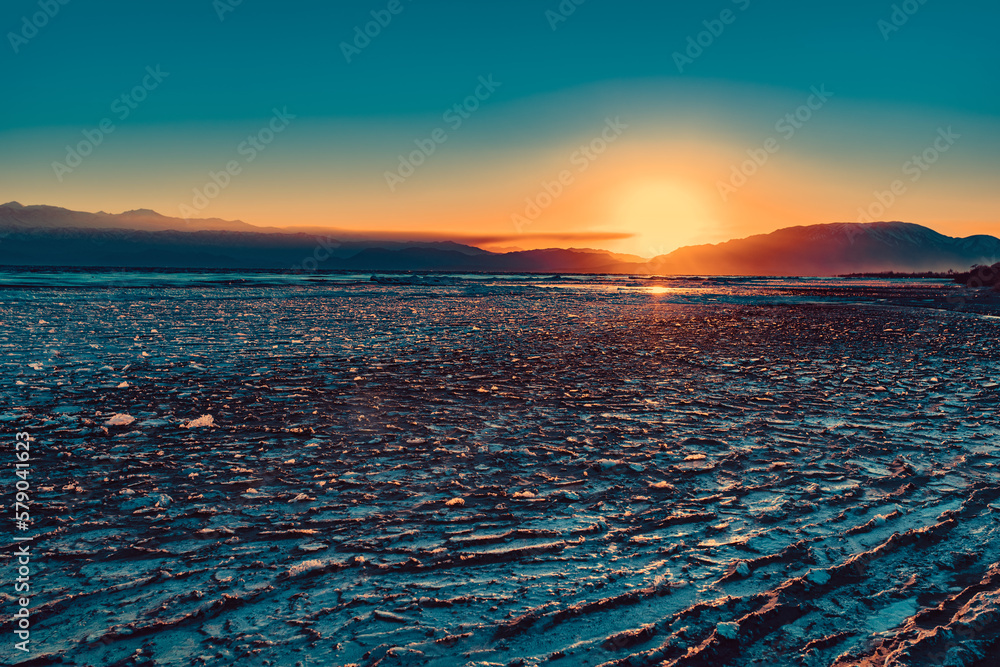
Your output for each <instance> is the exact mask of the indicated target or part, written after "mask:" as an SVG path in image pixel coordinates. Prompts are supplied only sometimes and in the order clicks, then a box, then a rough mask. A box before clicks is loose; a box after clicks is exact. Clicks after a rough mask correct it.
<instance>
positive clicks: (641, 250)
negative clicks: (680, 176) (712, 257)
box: [613, 180, 718, 256]
mask: <svg viewBox="0 0 1000 667" xmlns="http://www.w3.org/2000/svg"><path fill="white" fill-rule="evenodd" d="M710 201H711V200H710V199H708V197H707V196H706V194H705V193H704V188H703V187H702V186H699V185H693V184H685V183H682V182H679V181H671V180H662V181H660V180H656V181H644V182H639V183H632V184H629V185H628V186H626V187H624V188H623V190H622V192H621V193H620V194H619V195H618V197H617V206H616V207H615V210H614V214H613V215H614V221H615V224H616V225H617V226H619V227H621V228H623V229H628V230H629V231H632V232H634V233H635V234H637V237H636V239H635V243H636V246H635V248H634V250H633V252H636V253H638V254H640V255H645V256H654V255H662V254H666V253H668V252H671V251H673V250H676V249H677V248H679V247H681V246H684V245H691V244H696V243H705V242H706V239H707V238H709V237H712V236H714V234H713V232H714V231H715V230H716V229H717V228H718V222H717V221H716V220H715V216H714V215H713V211H712V206H711V205H710V203H709V202H710Z"/></svg>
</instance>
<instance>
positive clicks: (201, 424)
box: [181, 415, 215, 428]
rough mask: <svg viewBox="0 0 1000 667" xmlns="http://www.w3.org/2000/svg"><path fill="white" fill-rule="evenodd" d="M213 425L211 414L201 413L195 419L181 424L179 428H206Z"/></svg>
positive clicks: (213, 419) (213, 420)
mask: <svg viewBox="0 0 1000 667" xmlns="http://www.w3.org/2000/svg"><path fill="white" fill-rule="evenodd" d="M211 426H215V418H214V417H212V415H202V416H201V417H198V418H197V419H192V420H191V421H189V422H185V423H184V424H182V425H181V428H206V427H211Z"/></svg>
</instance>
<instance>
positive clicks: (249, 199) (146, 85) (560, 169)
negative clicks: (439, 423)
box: [0, 0, 1000, 256]
mask: <svg viewBox="0 0 1000 667" xmlns="http://www.w3.org/2000/svg"><path fill="white" fill-rule="evenodd" d="M998 19H1000V7H998V6H997V5H996V3H993V2H985V1H977V2H973V1H964V2H963V1H955V2H949V3H945V2H942V1H941V0H925V1H924V2H921V1H920V0H908V1H907V2H885V3H883V2H879V1H877V0H876V1H873V0H864V1H862V0H843V1H842V2H837V3H815V5H814V3H808V4H806V3H801V2H793V1H790V0H772V1H770V2H766V1H764V0H717V1H712V2H669V1H661V2H653V1H645V0H644V1H635V2H628V1H621V2H610V1H609V0H564V1H563V2H559V1H558V0H549V1H546V0H539V1H535V2H529V1H527V0H503V1H499V0H498V1H495V2H494V1H483V2H476V3H471V2H467V1H466V2H459V1H457V0H454V1H452V0H392V1H390V0H374V1H371V2H368V1H351V2H339V3H329V2H318V1H315V2H313V1H302V2H298V3H278V2H265V1H264V0H174V1H172V2H142V3H136V2H134V1H124V0H102V2H99V3H96V2H83V0H34V1H29V0H6V2H4V3H3V5H2V8H0V32H2V33H3V35H4V39H3V43H2V44H0V71H2V73H3V74H2V76H3V80H4V83H5V85H4V91H5V93H6V94H5V96H4V97H5V102H6V103H5V104H2V105H0V200H3V201H10V200H16V201H18V202H20V203H22V204H25V205H30V204H49V205H55V206H62V207H65V208H70V209H74V210H84V211H98V210H103V211H107V212H112V213H118V212H122V211H126V210H131V209H138V208H144V209H153V210H156V211H158V212H160V213H162V214H164V215H170V216H178V217H191V218H224V219H239V220H243V221H246V222H249V223H251V224H255V225H262V226H280V227H284V226H322V227H329V228H336V229H344V230H354V231H370V232H373V233H375V232H378V233H380V234H382V233H389V232H391V233H400V234H402V235H407V234H410V235H414V236H416V235H428V234H430V235H439V236H440V237H442V238H454V239H458V240H469V241H470V242H472V241H474V242H476V243H478V244H480V245H483V246H484V247H491V248H501V247H505V248H506V247H517V248H535V247H553V246H559V247H599V248H607V249H610V250H615V251H619V252H628V253H634V254H639V255H644V256H652V255H656V254H662V253H665V252H669V251H670V250H673V249H675V248H677V247H679V246H682V245H690V244H697V243H715V242H719V241H723V240H727V239H730V238H737V237H744V236H748V235H751V234H758V233H766V232H770V231H773V230H774V229H778V228H781V227H788V226H793V225H805V224H815V223H824V222H857V221H874V220H904V221H908V222H915V223H919V224H925V225H927V226H930V227H933V228H934V229H936V230H938V231H940V232H943V233H946V234H949V235H954V236H966V235H970V234H977V233H984V234H994V235H1000V209H998V206H997V204H998V194H997V193H998V192H1000V188H998V187H997V184H998V183H997V181H998V176H1000V87H998V86H997V85H996V83H997V78H996V77H997V71H998V70H1000V67H998V66H1000V41H998V40H997V39H996V37H995V29H996V26H997V25H998Z"/></svg>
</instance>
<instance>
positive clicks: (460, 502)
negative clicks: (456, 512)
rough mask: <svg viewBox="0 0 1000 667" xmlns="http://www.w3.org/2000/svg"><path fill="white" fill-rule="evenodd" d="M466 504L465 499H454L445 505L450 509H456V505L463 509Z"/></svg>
mask: <svg viewBox="0 0 1000 667" xmlns="http://www.w3.org/2000/svg"><path fill="white" fill-rule="evenodd" d="M464 504H465V499H464V498H452V499H451V500H449V501H448V502H446V503H445V505H448V506H449V507H454V506H456V505H457V506H459V507H461V506H462V505H464Z"/></svg>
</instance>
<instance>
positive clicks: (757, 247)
mask: <svg viewBox="0 0 1000 667" xmlns="http://www.w3.org/2000/svg"><path fill="white" fill-rule="evenodd" d="M0 236H2V239H0V264H5V265H16V266H95V267H96V266H112V267H164V268H232V269H241V268H243V269H250V268H261V269H275V270H289V271H313V270H316V269H325V270H350V271H361V272H365V271H463V272H466V271H481V272H535V273H628V274H647V275H648V274H654V275H774V276H799V275H808V276H822V275H838V274H844V273H861V272H878V271H905V272H911V271H912V272H920V271H947V270H949V269H951V270H956V271H962V270H966V269H968V268H969V267H970V266H972V265H974V264H994V263H996V262H997V261H1000V239H997V238H996V237H993V236H987V235H977V236H970V237H967V238H953V237H949V236H945V235H943V234H940V233H938V232H936V231H934V230H932V229H930V228H927V227H923V226H921V225H916V224H912V223H905V222H875V223H831V224H823V225H809V226H800V227H788V228H784V229H779V230H777V231H774V232H771V233H769V234H760V235H756V236H751V237H748V238H744V239H735V240H731V241H726V242H724V243H718V244H713V245H698V246H687V247H684V248H679V249H678V250H675V251H674V252H672V253H669V254H667V255H661V256H659V257H654V258H653V259H651V260H648V261H646V260H643V259H642V258H639V257H635V256H632V255H620V254H616V253H612V252H610V251H604V250H593V249H572V248H571V249H563V248H552V249H546V250H521V251H511V252H501V253H494V252H488V251H485V250H482V249H480V248H476V247H474V246H470V245H464V244H461V243H455V242H453V241H419V240H414V241H405V240H404V241H399V240H385V239H374V240H358V239H353V240H352V239H339V238H337V239H335V238H331V237H330V236H327V235H325V234H317V233H315V232H312V233H310V232H308V231H294V230H293V231H290V230H288V229H282V228H274V227H270V228H264V227H255V226H253V225H250V224H248V223H245V222H242V221H239V220H235V221H229V220H220V219H218V218H207V219H198V220H190V221H187V220H183V219H181V218H170V217H167V216H163V215H160V214H159V213H157V212H155V211H152V210H149V209H137V210H134V211H127V212H125V213H120V214H109V213H103V212H100V213H83V212H78V211H69V210H67V209H62V208H58V207H54V206H22V205H21V204H18V203H17V202H10V203H8V204H4V205H2V206H0Z"/></svg>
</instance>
